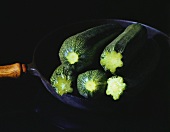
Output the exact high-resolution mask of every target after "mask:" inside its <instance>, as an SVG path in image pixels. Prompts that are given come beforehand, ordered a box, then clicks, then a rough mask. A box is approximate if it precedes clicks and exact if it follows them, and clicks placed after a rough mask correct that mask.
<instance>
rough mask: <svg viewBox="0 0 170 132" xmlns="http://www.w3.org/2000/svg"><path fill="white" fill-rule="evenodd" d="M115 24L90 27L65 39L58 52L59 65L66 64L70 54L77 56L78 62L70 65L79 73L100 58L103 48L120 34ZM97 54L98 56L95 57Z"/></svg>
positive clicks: (120, 29)
mask: <svg viewBox="0 0 170 132" xmlns="http://www.w3.org/2000/svg"><path fill="white" fill-rule="evenodd" d="M122 30H123V29H122V27H121V26H120V25H118V24H117V23H116V24H115V23H113V24H105V25H100V26H96V27H92V28H90V29H87V30H85V31H83V32H80V33H78V34H75V35H73V36H71V37H69V38H67V39H66V40H65V41H64V42H63V44H62V46H61V48H60V51H59V57H60V60H61V63H68V64H70V63H69V62H68V59H67V56H68V54H69V53H70V52H75V53H76V54H77V55H78V62H76V63H74V64H71V65H72V67H73V68H74V69H75V70H76V71H81V70H82V69H84V68H85V67H87V66H89V65H90V64H92V63H93V60H95V59H98V58H100V54H101V52H102V50H103V48H104V47H105V46H106V45H107V44H108V43H110V42H111V41H112V40H113V39H114V38H115V37H117V36H118V34H120V33H121V32H122ZM97 54H98V56H99V57H98V56H96V55H97Z"/></svg>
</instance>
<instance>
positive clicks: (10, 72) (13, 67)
mask: <svg viewBox="0 0 170 132" xmlns="http://www.w3.org/2000/svg"><path fill="white" fill-rule="evenodd" d="M26 70H27V68H26V65H25V64H20V63H14V64H10V65H4V66H0V78H18V77H20V76H21V74H22V73H25V72H26Z"/></svg>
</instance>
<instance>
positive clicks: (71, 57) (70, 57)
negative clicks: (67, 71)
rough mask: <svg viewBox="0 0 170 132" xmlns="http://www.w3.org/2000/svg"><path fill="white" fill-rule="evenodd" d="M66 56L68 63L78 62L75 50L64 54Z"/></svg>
mask: <svg viewBox="0 0 170 132" xmlns="http://www.w3.org/2000/svg"><path fill="white" fill-rule="evenodd" d="M66 58H67V60H68V62H69V63H70V64H75V63H76V62H78V60H79V56H78V54H77V53H75V52H70V53H68V55H67V56H66Z"/></svg>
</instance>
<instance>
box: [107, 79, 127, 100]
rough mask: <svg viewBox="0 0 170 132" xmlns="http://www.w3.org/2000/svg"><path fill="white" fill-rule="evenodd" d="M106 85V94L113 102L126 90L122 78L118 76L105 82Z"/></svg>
mask: <svg viewBox="0 0 170 132" xmlns="http://www.w3.org/2000/svg"><path fill="white" fill-rule="evenodd" d="M107 84H108V86H107V89H106V94H107V95H111V96H112V97H113V99H114V100H118V99H119V98H120V95H121V94H122V93H123V91H124V90H125V88H126V84H125V83H124V82H123V78H122V77H120V76H113V77H111V78H109V79H108V80H107Z"/></svg>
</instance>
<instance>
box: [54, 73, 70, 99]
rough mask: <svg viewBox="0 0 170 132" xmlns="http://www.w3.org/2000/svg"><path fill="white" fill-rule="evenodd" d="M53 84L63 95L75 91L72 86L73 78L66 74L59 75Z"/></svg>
mask: <svg viewBox="0 0 170 132" xmlns="http://www.w3.org/2000/svg"><path fill="white" fill-rule="evenodd" d="M53 86H54V88H55V90H56V92H57V93H58V94H59V95H61V96H62V95H63V94H66V93H72V92H73V88H71V80H69V79H67V77H66V76H57V77H56V78H55V81H54V82H53Z"/></svg>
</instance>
